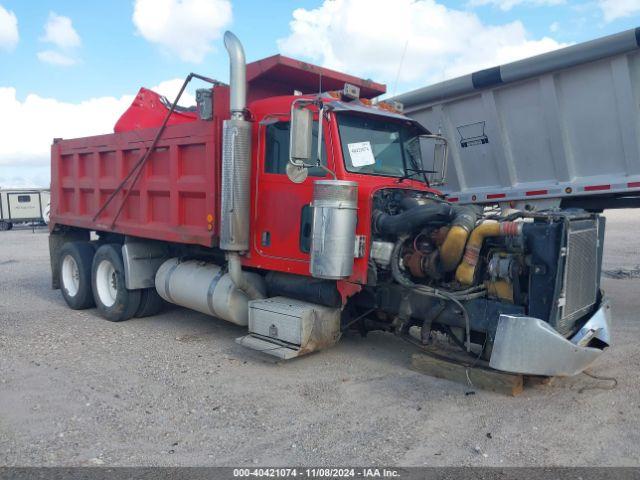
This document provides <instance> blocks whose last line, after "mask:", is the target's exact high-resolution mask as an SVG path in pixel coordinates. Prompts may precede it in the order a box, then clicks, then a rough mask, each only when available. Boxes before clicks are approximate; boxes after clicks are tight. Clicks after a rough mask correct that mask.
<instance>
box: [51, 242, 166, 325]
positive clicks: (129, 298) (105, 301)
mask: <svg viewBox="0 0 640 480" xmlns="http://www.w3.org/2000/svg"><path fill="white" fill-rule="evenodd" d="M60 287H61V290H62V295H63V297H64V299H65V301H66V302H67V305H69V307H71V308H73V309H74V310H82V309H85V308H91V307H93V306H95V307H96V308H97V309H98V312H100V314H101V315H102V316H103V317H104V318H106V319H107V320H109V321H112V322H121V321H123V320H128V319H130V318H132V317H133V316H136V317H146V316H150V315H155V314H156V313H158V312H159V311H160V310H161V309H162V307H163V300H162V299H161V298H160V296H159V295H158V293H157V292H156V291H155V289H154V288H147V289H139V290H129V289H127V287H126V283H125V273H124V262H123V260H122V247H121V246H120V245H119V244H105V245H101V246H99V247H98V248H97V249H96V247H95V245H94V244H92V243H90V242H69V243H67V244H66V245H64V246H63V247H62V249H61V250H60Z"/></svg>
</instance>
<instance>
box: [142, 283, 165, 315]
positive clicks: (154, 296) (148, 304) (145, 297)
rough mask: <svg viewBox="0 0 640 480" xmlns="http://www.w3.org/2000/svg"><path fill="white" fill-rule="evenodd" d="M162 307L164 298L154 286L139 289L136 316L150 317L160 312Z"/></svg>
mask: <svg viewBox="0 0 640 480" xmlns="http://www.w3.org/2000/svg"><path fill="white" fill-rule="evenodd" d="M162 307H164V300H163V299H162V297H161V296H160V295H158V292H157V291H156V289H155V288H145V289H144V290H141V296H140V306H139V307H138V310H137V311H136V317H150V316H152V315H156V314H158V313H160V310H162Z"/></svg>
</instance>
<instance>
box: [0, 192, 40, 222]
mask: <svg viewBox="0 0 640 480" xmlns="http://www.w3.org/2000/svg"><path fill="white" fill-rule="evenodd" d="M50 196H51V195H50V192H49V190H44V189H20V188H14V189H0V231H1V230H11V229H12V228H13V225H15V224H19V223H49V203H50Z"/></svg>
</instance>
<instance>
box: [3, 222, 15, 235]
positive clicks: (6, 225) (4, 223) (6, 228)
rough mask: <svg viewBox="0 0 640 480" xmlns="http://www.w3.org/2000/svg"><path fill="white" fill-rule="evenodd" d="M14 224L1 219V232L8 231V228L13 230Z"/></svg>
mask: <svg viewBox="0 0 640 480" xmlns="http://www.w3.org/2000/svg"><path fill="white" fill-rule="evenodd" d="M11 227H13V225H12V224H11V223H9V222H5V221H0V232H6V231H7V230H11Z"/></svg>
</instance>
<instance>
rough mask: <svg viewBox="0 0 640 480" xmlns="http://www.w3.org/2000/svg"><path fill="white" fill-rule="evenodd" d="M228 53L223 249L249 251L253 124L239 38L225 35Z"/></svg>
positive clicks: (223, 171) (223, 156) (221, 239)
mask: <svg viewBox="0 0 640 480" xmlns="http://www.w3.org/2000/svg"><path fill="white" fill-rule="evenodd" d="M224 45H225V47H226V49H227V52H228V53H229V76H230V92H229V105H230V110H231V112H230V117H231V118H230V119H229V120H225V122H224V125H223V127H222V196H221V212H220V248H221V249H223V250H228V251H236V252H240V251H246V250H249V198H250V190H249V189H250V187H251V185H250V181H249V180H250V175H251V122H248V121H247V120H245V118H244V117H245V110H246V106H247V74H246V64H245V57H244V49H243V48H242V44H241V43H240V40H238V37H236V36H235V35H234V34H233V33H231V32H226V33H225V34H224Z"/></svg>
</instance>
